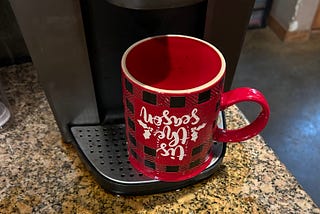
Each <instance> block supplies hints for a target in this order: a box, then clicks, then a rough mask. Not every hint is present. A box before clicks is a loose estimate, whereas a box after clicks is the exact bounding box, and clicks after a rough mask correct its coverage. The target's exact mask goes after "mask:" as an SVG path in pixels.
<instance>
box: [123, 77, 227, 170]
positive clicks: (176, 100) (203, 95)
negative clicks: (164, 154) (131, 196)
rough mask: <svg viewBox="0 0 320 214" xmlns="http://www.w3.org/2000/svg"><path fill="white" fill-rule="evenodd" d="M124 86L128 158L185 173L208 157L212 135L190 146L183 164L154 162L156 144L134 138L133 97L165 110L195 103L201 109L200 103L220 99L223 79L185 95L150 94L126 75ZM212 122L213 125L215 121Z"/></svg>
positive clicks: (145, 164)
mask: <svg viewBox="0 0 320 214" xmlns="http://www.w3.org/2000/svg"><path fill="white" fill-rule="evenodd" d="M123 89H124V90H123V93H124V100H123V101H124V106H125V117H126V118H125V119H126V125H127V126H128V127H129V128H128V129H126V130H127V133H126V134H127V140H128V146H129V149H128V151H129V154H130V158H132V159H134V160H135V161H136V162H137V163H138V164H139V165H140V168H143V167H145V168H147V169H148V170H151V171H152V170H153V171H157V172H158V173H181V172H183V173H184V172H189V171H192V170H194V169H196V168H197V167H199V166H200V165H202V164H203V163H204V162H205V161H206V160H207V159H208V156H209V155H210V148H211V144H212V139H211V137H209V138H208V139H204V140H203V141H202V142H201V143H198V144H197V145H194V146H193V148H189V150H190V153H191V157H189V158H188V160H189V161H188V163H184V164H183V165H172V164H163V163H159V162H158V161H157V159H158V158H157V146H158V145H156V144H155V145H154V146H150V145H145V144H144V143H143V142H141V141H140V140H139V139H138V138H137V137H136V126H139V124H137V122H135V121H136V118H135V113H136V112H135V111H136V108H135V100H136V99H139V100H141V101H142V102H144V103H145V104H146V105H151V106H160V107H164V108H168V109H178V108H190V109H192V108H193V107H195V106H198V107H199V108H200V109H201V105H202V104H204V103H206V102H208V101H210V100H212V99H215V100H219V99H220V94H221V92H222V90H223V80H222V81H220V82H219V84H217V85H216V86H215V87H212V88H210V89H207V90H203V91H201V92H199V93H192V94H188V95H186V96H180V95H172V96H169V95H168V94H162V93H153V92H150V91H148V90H144V89H142V88H140V87H135V86H134V84H133V83H132V82H130V80H128V79H127V78H123ZM219 105H220V104H219V102H217V104H216V106H215V109H212V111H216V112H217V111H219V107H220V106H219ZM213 125H215V122H214V124H213Z"/></svg>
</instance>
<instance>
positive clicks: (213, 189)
mask: <svg viewBox="0 0 320 214" xmlns="http://www.w3.org/2000/svg"><path fill="white" fill-rule="evenodd" d="M0 75H1V77H2V78H3V82H5V83H6V85H7V86H6V87H5V88H6V91H7V96H8V98H9V101H10V103H11V104H12V110H13V113H14V114H15V120H14V123H13V125H12V126H11V128H10V129H9V130H7V131H6V132H4V133H0V168H1V170H0V213H320V210H319V208H317V206H316V205H315V204H314V203H313V202H312V200H311V199H310V197H309V196H308V195H307V194H306V193H305V192H304V190H303V189H302V188H301V187H300V185H299V184H298V183H297V181H296V180H295V178H294V177H293V176H292V175H291V174H290V173H289V172H288V171H287V170H286V168H285V166H284V165H283V164H282V163H281V162H280V161H279V160H278V159H277V157H276V156H275V154H274V153H273V151H272V150H271V149H270V148H269V147H268V146H266V144H265V143H264V141H263V139H262V138H261V137H259V136H257V137H255V138H253V139H251V140H248V141H246V142H243V143H241V144H229V145H228V149H227V153H226V156H225V158H224V160H223V164H222V166H221V168H220V170H219V171H218V172H217V173H216V174H215V175H213V176H212V177H211V178H209V179H207V180H205V181H203V182H201V183H198V184H196V185H193V186H190V187H187V188H184V189H181V190H180V191H172V192H167V193H162V194H154V195H147V196H116V195H112V194H110V193H108V192H106V191H104V190H103V189H102V188H101V187H100V186H99V185H98V184H97V183H96V182H95V180H94V179H93V177H92V176H91V175H90V174H89V172H88V171H87V170H86V168H84V165H83V164H82V163H81V161H80V159H79V158H78V156H77V154H76V151H75V150H74V149H73V147H72V146H71V145H68V144H64V143H63V142H62V141H61V139H60V133H59V131H58V129H57V126H56V124H55V121H54V119H53V116H52V113H51V110H50V108H49V105H48V103H47V101H46V98H45V96H44V93H43V91H42V89H41V87H40V86H39V84H38V83H37V80H36V79H37V77H36V71H35V69H34V68H33V66H32V65H31V64H24V65H20V66H11V67H7V68H0ZM226 116H227V125H228V127H229V128H236V127H239V126H242V125H244V124H245V123H246V122H245V119H244V118H243V116H242V115H241V112H239V111H238V109H237V108H236V107H235V106H233V107H231V108H229V109H228V110H227V111H226ZM279 143H281V142H279Z"/></svg>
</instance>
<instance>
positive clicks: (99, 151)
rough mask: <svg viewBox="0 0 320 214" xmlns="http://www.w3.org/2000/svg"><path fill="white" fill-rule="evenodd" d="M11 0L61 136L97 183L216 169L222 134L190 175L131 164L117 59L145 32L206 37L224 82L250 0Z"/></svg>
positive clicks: (153, 186) (109, 185) (111, 186)
mask: <svg viewBox="0 0 320 214" xmlns="http://www.w3.org/2000/svg"><path fill="white" fill-rule="evenodd" d="M10 3H11V6H12V9H13V11H14V13H15V15H16V18H17V21H18V24H19V26H20V29H21V31H22V34H23V36H24V39H25V42H26V45H27V47H28V50H29V52H30V55H31V57H32V60H33V63H34V66H35V67H36V69H37V71H38V73H39V81H40V83H41V84H42V86H43V88H44V91H45V93H46V96H47V98H48V101H49V104H50V106H51V108H52V111H53V113H54V116H55V119H56V121H57V124H58V126H59V128H60V131H61V134H62V137H63V139H64V141H65V142H71V143H73V144H74V146H75V148H76V149H77V151H78V153H79V156H80V158H81V159H82V160H83V162H84V163H85V164H86V166H87V167H88V169H89V170H90V171H91V172H92V174H93V175H94V176H95V178H96V179H97V181H98V182H99V183H100V185H101V186H102V187H104V188H105V189H107V190H108V191H111V192H113V193H117V194H149V193H155V192H162V191H168V190H173V189H179V188H181V187H184V186H187V185H190V184H193V183H195V182H198V181H200V180H203V179H205V178H207V177H209V176H211V175H212V174H213V173H214V172H215V171H216V170H217V169H218V167H219V165H220V163H221V161H222V158H223V156H224V153H225V144H224V143H223V142H215V143H213V144H212V150H213V153H214V154H215V158H214V159H213V160H212V162H211V164H210V166H209V167H208V168H207V169H206V170H204V171H203V172H202V173H201V174H200V175H198V176H196V177H194V178H192V179H190V180H186V181H182V182H174V183H169V182H160V181H157V180H152V179H150V178H148V177H145V176H144V175H143V174H141V173H139V172H138V171H136V170H135V169H134V168H132V166H131V165H130V163H129V161H128V151H127V148H126V139H125V132H124V129H125V125H124V118H123V106H122V93H121V81H120V59H121V56H122V54H123V52H124V51H125V50H126V49H127V48H128V47H129V46H130V45H131V44H132V43H134V42H136V41H138V40H140V39H143V38H146V37H149V36H154V35H161V34H184V35H189V36H194V37H198V38H201V39H205V40H207V41H209V42H211V43H213V44H214V45H215V46H216V47H218V48H219V49H220V51H221V52H222V53H223V54H224V56H225V58H226V62H227V78H226V83H225V86H226V88H225V89H226V90H228V89H229V88H230V85H231V82H232V77H233V74H234V71H235V68H236V65H237V61H238V58H239V55H240V51H241V46H242V43H243V39H244V35H245V31H246V28H247V25H248V22H249V18H250V14H251V11H252V8H253V5H254V0H241V1H232V0H224V1H219V0H162V1H150V0H80V1H79V0H73V1H65V0H48V1H37V0H29V1H24V0H10ZM222 115H223V113H221V115H220V118H221V119H223V116H222ZM220 125H221V126H223V125H224V123H222V122H221V124H220Z"/></svg>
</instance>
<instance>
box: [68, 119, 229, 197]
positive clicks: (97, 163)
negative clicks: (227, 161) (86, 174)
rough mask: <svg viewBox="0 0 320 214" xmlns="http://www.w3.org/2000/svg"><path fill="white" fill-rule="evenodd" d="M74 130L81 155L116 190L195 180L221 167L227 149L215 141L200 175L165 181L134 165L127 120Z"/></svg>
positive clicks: (149, 189) (154, 189)
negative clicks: (207, 164) (149, 176)
mask: <svg viewBox="0 0 320 214" xmlns="http://www.w3.org/2000/svg"><path fill="white" fill-rule="evenodd" d="M71 132H72V134H73V136H74V138H75V145H76V147H77V149H78V151H79V153H80V156H81V158H82V159H83V161H84V163H85V164H86V165H87V167H88V168H89V170H90V171H91V172H92V173H93V175H94V176H95V177H96V179H97V181H98V182H99V184H100V185H101V186H102V187H103V188H105V189H106V190H108V191H110V192H113V193H116V194H151V193H158V192H164V191H169V190H174V189H179V188H182V187H184V186H187V185H190V184H193V183H196V182H198V181H200V180H203V179H205V178H207V177H209V176H211V175H212V174H213V173H214V172H215V171H216V170H217V169H218V166H219V165H220V163H221V161H222V158H223V156H224V153H225V149H226V145H225V143H218V142H215V143H213V144H212V152H213V154H214V158H213V159H212V161H211V163H210V165H209V166H208V167H207V169H206V170H204V171H203V172H202V173H200V175H198V176H196V177H194V178H192V179H189V180H186V181H181V182H162V181H158V180H153V179H150V178H148V177H146V176H144V175H143V174H141V173H140V172H138V171H137V170H135V169H134V168H133V167H132V166H131V164H130V162H129V160H128V150H127V142H126V138H125V125H124V124H115V125H103V126H102V125H98V126H74V127H72V128H71Z"/></svg>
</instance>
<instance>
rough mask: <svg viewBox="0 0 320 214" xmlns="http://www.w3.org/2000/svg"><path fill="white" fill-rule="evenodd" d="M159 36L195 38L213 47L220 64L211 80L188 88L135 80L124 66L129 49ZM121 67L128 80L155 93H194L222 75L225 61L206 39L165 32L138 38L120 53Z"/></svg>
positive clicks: (212, 47)
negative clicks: (165, 86)
mask: <svg viewBox="0 0 320 214" xmlns="http://www.w3.org/2000/svg"><path fill="white" fill-rule="evenodd" d="M161 37H178V38H184V39H191V40H195V41H197V42H200V43H203V44H205V45H207V46H209V47H210V48H211V49H213V51H215V52H216V53H217V54H218V56H219V58H220V60H221V66H220V70H219V72H218V74H217V75H216V76H214V78H212V79H211V80H209V81H208V82H206V83H204V84H202V85H200V86H197V87H193V88H188V89H179V90H174V89H163V88H157V87H153V86H150V85H147V84H145V83H142V82H140V81H139V80H137V79H136V78H134V77H133V76H132V75H131V74H130V72H129V70H128V68H127V66H126V59H127V56H128V54H129V53H130V51H131V50H132V49H134V48H135V47H136V46H138V45H139V44H141V43H143V42H145V41H148V40H152V39H155V38H161ZM121 67H122V72H123V73H124V74H125V75H126V76H127V77H128V78H129V80H130V81H132V82H133V83H134V84H137V85H139V86H140V87H142V88H145V89H147V90H149V91H156V92H157V93H166V94H185V93H194V92H198V91H202V90H204V89H206V88H208V87H210V86H212V85H214V84H216V83H217V82H218V81H219V80H220V79H221V78H222V77H223V75H224V73H225V69H226V61H225V58H224V57H223V55H222V53H221V52H220V51H219V49H218V48H216V47H215V46H214V45H212V44H211V43H209V42H207V41H204V40H202V39H199V38H196V37H192V36H186V35H179V34H166V35H158V36H151V37H147V38H145V39H142V40H139V41H137V42H135V43H133V44H132V45H131V46H130V47H129V48H128V49H127V50H126V51H125V52H124V54H123V55H122V59H121Z"/></svg>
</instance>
